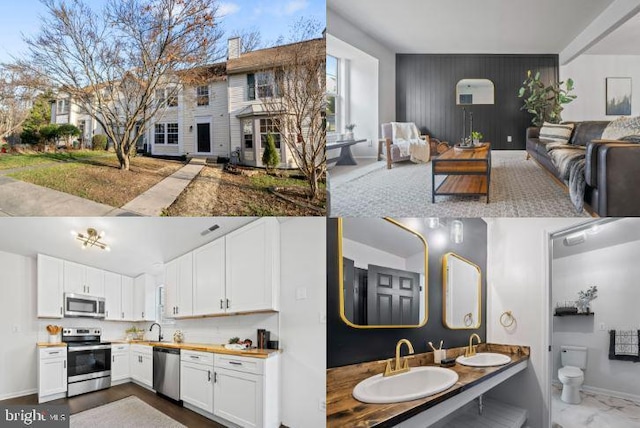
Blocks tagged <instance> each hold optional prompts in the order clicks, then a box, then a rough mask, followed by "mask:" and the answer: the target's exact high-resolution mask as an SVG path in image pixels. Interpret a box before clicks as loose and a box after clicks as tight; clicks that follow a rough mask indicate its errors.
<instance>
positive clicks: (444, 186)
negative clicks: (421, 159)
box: [431, 143, 491, 203]
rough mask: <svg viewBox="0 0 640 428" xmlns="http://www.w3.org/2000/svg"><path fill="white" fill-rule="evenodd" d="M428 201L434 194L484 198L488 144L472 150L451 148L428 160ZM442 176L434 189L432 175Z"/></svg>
mask: <svg viewBox="0 0 640 428" xmlns="http://www.w3.org/2000/svg"><path fill="white" fill-rule="evenodd" d="M431 163H432V165H431V189H433V192H431V202H432V203H435V202H436V196H437V195H438V196H439V195H465V196H486V197H487V203H489V185H490V183H491V144H490V143H483V145H482V146H481V147H477V148H474V149H458V148H455V147H453V148H451V149H449V150H447V151H446V152H444V153H443V154H441V155H440V156H438V157H437V158H434V159H433V160H432V161H431ZM437 175H446V176H447V178H445V179H444V181H443V182H442V183H440V185H439V186H438V187H437V188H436V187H435V185H436V176H437Z"/></svg>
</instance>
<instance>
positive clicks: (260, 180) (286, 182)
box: [251, 174, 326, 189]
mask: <svg viewBox="0 0 640 428" xmlns="http://www.w3.org/2000/svg"><path fill="white" fill-rule="evenodd" d="M251 183H252V184H253V185H254V186H256V187H259V188H263V189H266V188H268V187H285V186H292V187H307V186H308V184H307V181H306V180H303V179H300V178H292V177H274V176H273V175H267V174H258V175H254V176H253V177H251ZM318 187H319V188H320V189H324V188H325V187H326V186H325V183H322V182H319V183H318Z"/></svg>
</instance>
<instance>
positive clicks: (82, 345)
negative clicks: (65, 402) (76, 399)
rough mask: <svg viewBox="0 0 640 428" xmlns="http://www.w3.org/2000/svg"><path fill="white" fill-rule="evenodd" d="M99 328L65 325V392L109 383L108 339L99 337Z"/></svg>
mask: <svg viewBox="0 0 640 428" xmlns="http://www.w3.org/2000/svg"><path fill="white" fill-rule="evenodd" d="M101 335H102V330H101V329H100V328H65V329H63V330H62V341H63V342H65V343H66V344H67V387H68V389H67V396H69V397H72V396H74V395H79V394H84V393H85V392H91V391H97V390H99V389H105V388H109V387H110V386H111V343H110V342H102V341H100V336H101Z"/></svg>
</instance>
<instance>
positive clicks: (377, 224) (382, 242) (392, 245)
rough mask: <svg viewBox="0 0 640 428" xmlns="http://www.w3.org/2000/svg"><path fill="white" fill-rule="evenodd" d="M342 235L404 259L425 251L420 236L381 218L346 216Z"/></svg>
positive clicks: (343, 221)
mask: <svg viewBox="0 0 640 428" xmlns="http://www.w3.org/2000/svg"><path fill="white" fill-rule="evenodd" d="M342 236H343V237H344V238H346V239H350V240H352V241H355V242H359V243H361V244H364V245H367V246H369V247H373V248H377V249H379V250H381V251H385V252H387V253H391V254H394V255H396V256H398V257H402V258H404V259H406V258H408V257H411V256H413V255H414V254H417V253H419V252H424V245H423V244H422V241H421V240H420V239H419V238H417V237H416V236H415V235H413V234H412V233H409V232H407V231H406V230H404V229H402V228H400V227H398V226H396V225H394V224H392V223H389V222H388V221H386V220H384V219H381V218H362V217H354V218H344V219H343V220H342Z"/></svg>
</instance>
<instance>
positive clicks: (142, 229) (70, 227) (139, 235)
mask: <svg viewBox="0 0 640 428" xmlns="http://www.w3.org/2000/svg"><path fill="white" fill-rule="evenodd" d="M253 220H255V218H252V217H208V218H181V217H176V218H163V217H155V218H154V217H149V218H141V217H99V218H90V217H47V218H24V217H22V218H20V217H16V218H11V217H6V218H2V219H0V251H6V252H9V253H14V254H21V255H23V256H29V257H33V256H35V255H36V254H38V253H42V254H47V255H50V256H54V257H59V258H62V259H66V260H71V261H75V262H78V263H82V264H85V265H88V266H93V267H96V268H99V269H105V270H109V271H112V272H116V273H120V274H123V275H128V276H137V275H140V274H142V273H151V274H154V275H155V274H159V273H161V270H162V266H161V264H162V263H164V262H167V261H169V260H171V259H173V258H175V257H177V256H180V255H182V254H185V253H187V252H189V251H191V250H193V249H195V248H197V247H199V246H201V245H204V244H206V243H208V242H211V241H213V240H214V239H216V238H218V237H220V236H222V235H225V234H227V233H229V232H231V231H233V230H235V229H237V228H239V227H241V226H243V225H245V224H247V223H249V222H251V221H253ZM214 224H218V225H219V226H220V228H219V229H217V230H215V231H214V232H211V233H209V234H207V235H206V236H201V235H200V233H201V232H202V231H203V230H205V229H207V228H209V227H211V226H212V225H214ZM89 227H93V228H95V229H97V230H98V231H101V230H104V231H105V238H104V241H105V242H106V243H107V244H108V245H109V246H110V247H111V251H108V252H107V251H103V250H99V249H97V248H90V249H86V250H83V249H81V244H80V242H79V241H77V240H75V239H74V237H73V236H72V235H71V231H76V232H86V230H87V228H89Z"/></svg>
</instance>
